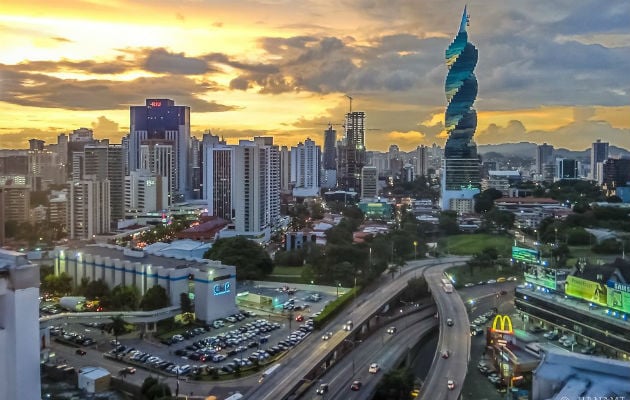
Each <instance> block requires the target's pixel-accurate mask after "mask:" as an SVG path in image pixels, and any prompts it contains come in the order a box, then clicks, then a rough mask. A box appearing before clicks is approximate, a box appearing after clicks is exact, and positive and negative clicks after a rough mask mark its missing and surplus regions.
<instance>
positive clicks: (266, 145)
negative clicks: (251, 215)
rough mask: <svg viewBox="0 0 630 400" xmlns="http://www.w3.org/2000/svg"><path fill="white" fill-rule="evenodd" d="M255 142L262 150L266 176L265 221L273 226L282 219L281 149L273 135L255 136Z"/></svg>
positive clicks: (263, 168)
mask: <svg viewBox="0 0 630 400" xmlns="http://www.w3.org/2000/svg"><path fill="white" fill-rule="evenodd" d="M254 143H256V144H257V145H258V146H259V147H260V150H261V160H262V168H261V169H262V170H263V171H264V172H263V175H264V177H265V179H264V182H265V188H264V199H265V212H264V213H263V221H264V224H265V226H268V227H269V228H271V227H273V226H274V225H275V224H276V223H277V222H278V220H279V219H280V150H279V149H278V146H276V145H274V144H273V137H272V136H255V137H254Z"/></svg>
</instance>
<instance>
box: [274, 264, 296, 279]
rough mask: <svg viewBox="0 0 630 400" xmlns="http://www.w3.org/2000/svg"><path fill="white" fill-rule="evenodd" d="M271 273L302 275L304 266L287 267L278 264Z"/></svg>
mask: <svg viewBox="0 0 630 400" xmlns="http://www.w3.org/2000/svg"><path fill="white" fill-rule="evenodd" d="M271 275H281V276H298V277H299V276H302V267H286V266H282V265H277V266H275V267H274V269H273V272H272V273H271Z"/></svg>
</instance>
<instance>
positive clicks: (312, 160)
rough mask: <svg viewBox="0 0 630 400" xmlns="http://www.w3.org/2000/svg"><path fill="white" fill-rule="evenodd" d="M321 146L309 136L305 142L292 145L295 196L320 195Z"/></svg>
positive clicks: (292, 181) (292, 178)
mask: <svg viewBox="0 0 630 400" xmlns="http://www.w3.org/2000/svg"><path fill="white" fill-rule="evenodd" d="M320 153H321V150H320V147H319V146H317V145H315V142H314V141H312V140H311V139H310V138H307V139H306V140H305V141H304V143H298V145H297V146H295V147H291V183H293V196H296V197H307V196H318V195H319V158H320Z"/></svg>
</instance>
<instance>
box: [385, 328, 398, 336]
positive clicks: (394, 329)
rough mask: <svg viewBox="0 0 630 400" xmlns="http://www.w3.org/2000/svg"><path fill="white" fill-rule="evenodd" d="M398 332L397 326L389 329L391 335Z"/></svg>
mask: <svg viewBox="0 0 630 400" xmlns="http://www.w3.org/2000/svg"><path fill="white" fill-rule="evenodd" d="M397 330H398V329H396V327H395V326H390V327H389V328H387V333H389V334H390V335H394V334H395V333H396V331H397Z"/></svg>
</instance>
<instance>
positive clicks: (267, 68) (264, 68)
mask: <svg viewBox="0 0 630 400" xmlns="http://www.w3.org/2000/svg"><path fill="white" fill-rule="evenodd" d="M202 58H203V59H204V60H206V61H209V62H211V63H215V64H223V65H228V66H230V67H232V68H236V69H240V70H242V71H250V72H255V73H264V74H272V73H275V72H278V67H276V66H274V65H269V64H260V63H258V64H247V63H243V62H239V61H236V60H233V59H231V58H230V57H228V56H227V55H225V54H222V53H211V54H206V55H204V56H202Z"/></svg>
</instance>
